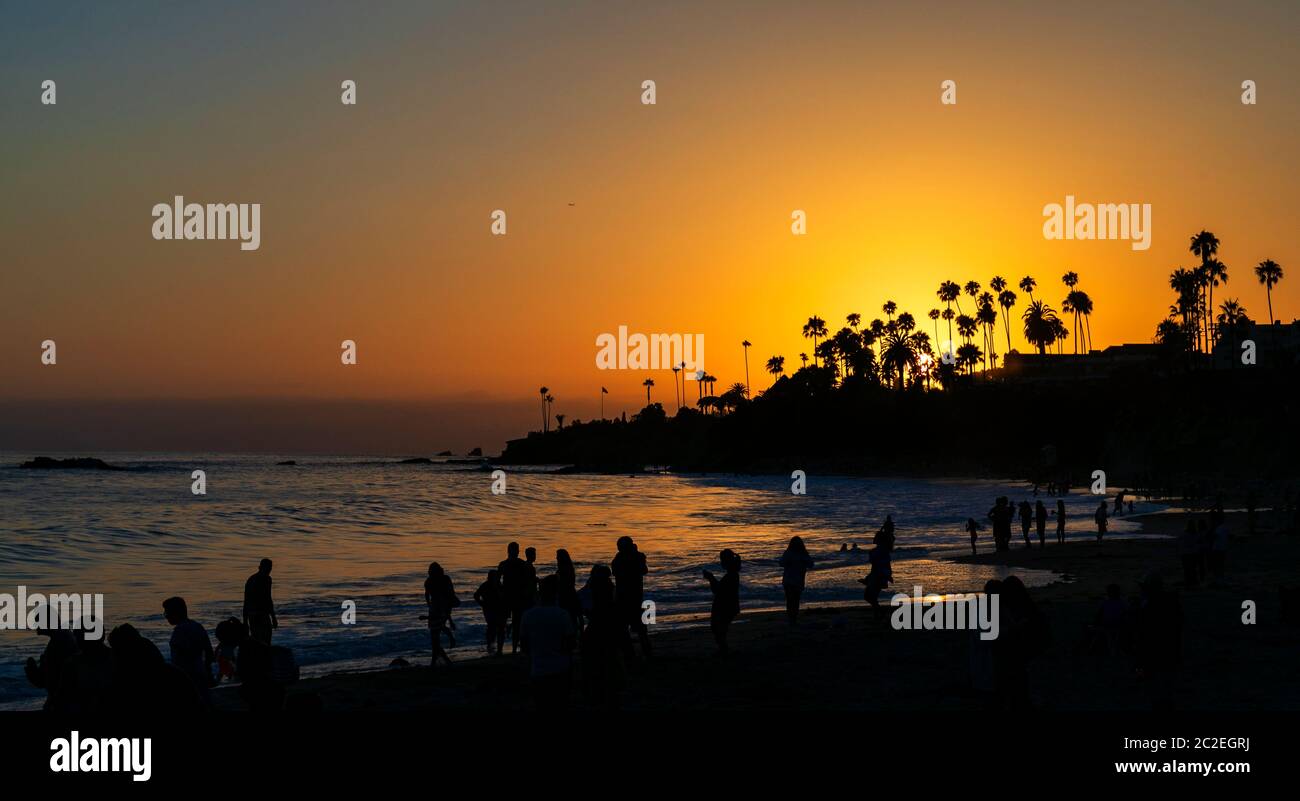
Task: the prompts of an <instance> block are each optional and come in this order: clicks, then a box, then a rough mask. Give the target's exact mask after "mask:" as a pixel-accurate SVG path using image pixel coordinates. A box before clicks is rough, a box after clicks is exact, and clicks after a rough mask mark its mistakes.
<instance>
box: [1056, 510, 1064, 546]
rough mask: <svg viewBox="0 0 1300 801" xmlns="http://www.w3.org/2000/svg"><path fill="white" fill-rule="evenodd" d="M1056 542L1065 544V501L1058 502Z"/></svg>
mask: <svg viewBox="0 0 1300 801" xmlns="http://www.w3.org/2000/svg"><path fill="white" fill-rule="evenodd" d="M1056 541H1057V543H1058V544H1061V545H1064V544H1065V501H1062V500H1060V499H1058V500H1057V501H1056Z"/></svg>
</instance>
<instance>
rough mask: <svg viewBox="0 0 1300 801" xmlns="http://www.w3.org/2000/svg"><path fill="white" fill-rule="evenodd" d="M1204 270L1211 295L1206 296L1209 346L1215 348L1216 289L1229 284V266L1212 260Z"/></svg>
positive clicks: (1205, 265)
mask: <svg viewBox="0 0 1300 801" xmlns="http://www.w3.org/2000/svg"><path fill="white" fill-rule="evenodd" d="M1202 270H1203V271H1204V273H1205V281H1206V283H1207V284H1208V286H1207V290H1208V292H1209V295H1208V296H1206V298H1205V303H1206V318H1207V323H1208V325H1209V342H1208V346H1209V347H1211V348H1212V347H1214V342H1215V339H1216V338H1217V335H1216V334H1215V333H1214V322H1213V317H1212V316H1211V315H1212V314H1213V313H1214V288H1215V287H1216V286H1219V285H1221V284H1226V283H1228V265H1226V264H1224V263H1223V262H1221V261H1219V260H1218V259H1210V260H1209V261H1207V262H1205V264H1204V265H1202Z"/></svg>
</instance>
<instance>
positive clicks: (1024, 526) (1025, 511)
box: [1020, 501, 1034, 548]
mask: <svg viewBox="0 0 1300 801" xmlns="http://www.w3.org/2000/svg"><path fill="white" fill-rule="evenodd" d="M1033 522H1034V510H1033V507H1031V506H1030V505H1029V501H1021V502H1020V530H1021V532H1022V533H1023V534H1024V536H1025V547H1026V548H1032V547H1033V541H1032V540H1030V539H1029V527H1030V525H1031V524H1032V523H1033Z"/></svg>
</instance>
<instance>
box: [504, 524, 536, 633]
mask: <svg viewBox="0 0 1300 801" xmlns="http://www.w3.org/2000/svg"><path fill="white" fill-rule="evenodd" d="M497 572H498V573H499V574H500V575H501V589H502V591H503V592H504V594H505V598H506V604H507V605H508V606H509V607H510V651H511V652H512V653H513V652H515V651H518V650H519V626H520V624H521V623H523V620H524V612H526V611H527V610H528V607H529V606H531V605H532V596H533V587H534V586H535V585H536V583H537V573H536V572H535V571H534V570H533V566H532V565H530V564H528V563H527V562H525V561H524V560H522V559H520V558H519V543H517V542H512V543H510V544H509V545H507V546H506V558H505V559H504V560H503V561H502V562H501V564H499V565H497Z"/></svg>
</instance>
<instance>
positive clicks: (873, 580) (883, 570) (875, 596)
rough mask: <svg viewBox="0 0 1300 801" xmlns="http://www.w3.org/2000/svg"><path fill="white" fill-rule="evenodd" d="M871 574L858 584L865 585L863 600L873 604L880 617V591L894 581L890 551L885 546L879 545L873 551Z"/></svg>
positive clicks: (872, 606)
mask: <svg viewBox="0 0 1300 801" xmlns="http://www.w3.org/2000/svg"><path fill="white" fill-rule="evenodd" d="M869 556H870V558H871V572H869V573H868V574H867V575H866V578H860V579H858V582H859V583H861V584H863V585H865V586H864V588H863V590H862V597H863V599H864V600H865V601H866V602H867V603H869V604H871V608H872V609H873V610H874V611H875V613H876V617H880V614H881V607H880V591H881V590H883V589H885V588H886V587H888V586H889V584H890V582H892V581H893V580H894V568H893V565H892V564H891V559H890V549H889V548H886V547H885V546H884V545H877V546H876V547H874V548H872V549H871V553H870V555H869Z"/></svg>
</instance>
